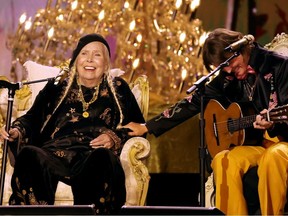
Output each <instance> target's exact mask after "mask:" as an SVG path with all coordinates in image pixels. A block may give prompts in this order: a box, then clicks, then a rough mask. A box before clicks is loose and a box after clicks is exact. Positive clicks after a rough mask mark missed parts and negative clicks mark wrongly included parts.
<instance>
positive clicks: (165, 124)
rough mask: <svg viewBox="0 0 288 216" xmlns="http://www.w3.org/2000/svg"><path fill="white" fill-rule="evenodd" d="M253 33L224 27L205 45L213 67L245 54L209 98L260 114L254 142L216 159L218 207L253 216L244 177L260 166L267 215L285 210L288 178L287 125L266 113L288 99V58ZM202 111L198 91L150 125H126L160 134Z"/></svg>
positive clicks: (208, 91)
mask: <svg viewBox="0 0 288 216" xmlns="http://www.w3.org/2000/svg"><path fill="white" fill-rule="evenodd" d="M248 36H249V35H248ZM249 37H250V38H249ZM249 37H248V38H247V36H244V35H243V34H242V33H240V32H235V31H230V30H227V29H223V28H218V29H215V30H214V31H212V32H211V33H210V34H209V35H208V37H207V39H206V41H205V43H204V46H203V53H202V54H203V55H202V57H203V61H204V65H205V67H206V68H207V70H208V71H212V70H213V68H214V67H217V66H219V65H220V64H221V63H222V62H224V61H226V60H227V59H228V58H229V57H230V56H231V55H232V54H233V53H234V51H239V56H237V57H235V58H233V59H232V60H231V61H230V62H229V65H228V66H226V67H224V68H223V69H222V71H220V73H219V74H218V75H217V76H216V77H215V78H214V79H213V80H212V81H211V82H209V83H208V84H207V85H206V86H205V89H204V94H205V97H204V98H209V99H210V98H213V99H216V100H217V101H218V102H219V103H220V104H222V105H223V106H224V107H228V106H229V105H230V104H231V103H233V102H236V103H239V104H240V103H249V104H250V105H251V107H253V109H254V111H255V112H256V113H257V114H259V115H257V116H256V118H255V121H254V122H253V124H252V126H251V127H253V128H254V132H255V137H256V141H255V142H254V143H251V142H250V143H249V145H247V144H246V143H244V145H240V146H236V147H234V148H232V149H229V150H228V149H227V150H223V151H221V152H219V153H217V154H216V155H215V156H214V158H213V160H212V163H211V167H212V169H213V173H214V180H215V185H216V207H217V208H218V209H220V210H221V211H222V212H223V213H225V214H228V215H233V214H236V215H238V214H239V215H240V214H244V215H247V214H248V209H247V204H246V201H245V198H244V195H243V185H242V177H243V175H244V174H245V173H246V172H247V171H248V170H249V169H250V168H252V167H255V166H258V176H259V185H258V188H259V197H260V206H261V213H262V214H263V215H270V214H271V215H274V214H283V213H284V205H285V203H286V191H287V180H288V172H287V171H288V145H287V142H288V127H287V125H286V124H285V123H278V122H277V123H276V122H275V121H274V122H273V121H268V120H267V118H265V115H264V113H266V112H267V110H271V109H273V108H275V107H278V106H281V105H285V104H287V103H288V59H287V58H285V57H283V56H280V55H278V54H276V53H274V52H272V51H268V50H266V49H264V48H263V47H261V45H260V44H258V43H257V42H254V41H253V40H254V39H253V40H252V39H251V36H249ZM252 37H253V36H252ZM245 38H246V39H245ZM227 48H228V49H227ZM207 103H208V100H207V101H205V104H207ZM199 112H200V95H199V93H198V92H194V93H193V94H192V95H191V96H189V97H187V98H185V99H183V100H181V101H179V102H177V103H176V104H174V105H173V106H172V107H170V108H168V109H167V110H165V111H164V112H163V113H161V114H159V115H158V116H156V117H154V118H152V119H151V120H149V121H147V122H146V124H136V123H129V124H128V125H126V126H125V127H128V128H130V129H131V130H132V132H130V133H129V135H133V136H135V135H142V134H144V133H146V132H149V133H151V134H154V135H155V136H160V135H161V134H163V133H164V132H166V131H168V130H170V129H171V128H173V127H175V126H177V125H178V124H180V123H182V122H184V121H185V120H187V119H188V118H190V117H193V116H194V115H196V114H198V113H199ZM265 131H267V132H268V133H269V135H270V137H275V136H278V137H281V140H282V141H281V142H277V143H273V144H271V143H269V142H267V141H266V140H265V139H264V138H263V134H264V132H265ZM256 132H257V133H256ZM259 133H260V134H261V135H260V136H259V135H258V136H256V134H259ZM268 144H269V145H268Z"/></svg>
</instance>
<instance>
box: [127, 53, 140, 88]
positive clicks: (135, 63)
mask: <svg viewBox="0 0 288 216" xmlns="http://www.w3.org/2000/svg"><path fill="white" fill-rule="evenodd" d="M139 61H140V59H139V58H136V59H135V60H134V61H133V64H132V68H133V70H132V71H131V74H130V77H129V83H130V82H131V81H132V78H133V75H134V73H135V69H136V68H137V67H138V65H139Z"/></svg>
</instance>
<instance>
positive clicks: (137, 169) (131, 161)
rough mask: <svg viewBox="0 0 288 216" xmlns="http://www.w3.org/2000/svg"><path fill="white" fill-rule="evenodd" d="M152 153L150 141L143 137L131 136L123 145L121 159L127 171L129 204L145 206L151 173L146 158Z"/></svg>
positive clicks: (126, 180)
mask: <svg viewBox="0 0 288 216" xmlns="http://www.w3.org/2000/svg"><path fill="white" fill-rule="evenodd" d="M149 155H150V143H149V141H148V140H147V139H145V138H143V137H133V138H130V139H129V140H128V141H127V142H126V143H125V144H124V146H123V149H122V152H121V155H120V161H121V164H122V167H123V169H124V172H125V185H126V203H125V205H127V206H135V205H137V206H144V205H145V202H146V196H147V192H148V186H149V180H150V175H149V172H148V168H147V167H146V165H145V159H146V158H147V157H148V156H149Z"/></svg>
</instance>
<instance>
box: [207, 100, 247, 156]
mask: <svg viewBox="0 0 288 216" xmlns="http://www.w3.org/2000/svg"><path fill="white" fill-rule="evenodd" d="M241 117H242V112H241V108H240V106H239V105H238V104H237V103H232V104H231V105H230V106H229V107H228V108H227V109H225V108H224V107H223V106H222V105H221V104H220V103H219V102H218V101H216V100H213V99H211V100H210V101H209V103H208V104H207V106H206V109H205V112H204V119H205V138H206V144H207V148H208V151H209V153H210V155H211V156H212V158H213V157H214V156H215V155H216V154H217V153H218V152H220V151H223V150H226V149H229V148H230V147H232V146H239V145H242V144H243V143H244V139H245V130H244V129H240V130H237V131H233V130H231V129H230V128H229V124H228V123H229V120H230V119H239V118H241Z"/></svg>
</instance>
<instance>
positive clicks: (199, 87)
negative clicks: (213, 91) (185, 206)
mask: <svg viewBox="0 0 288 216" xmlns="http://www.w3.org/2000/svg"><path fill="white" fill-rule="evenodd" d="M239 55H240V52H239V51H237V52H234V53H233V55H232V56H230V57H229V58H228V59H227V60H225V61H224V62H222V63H221V64H220V65H219V66H218V67H216V68H215V69H214V70H213V71H211V72H210V73H209V74H208V75H206V76H203V77H201V78H200V79H199V80H197V81H196V82H195V83H194V85H193V86H191V87H190V88H189V89H188V90H187V91H186V94H190V93H192V92H193V91H197V92H199V94H200V104H201V105H200V147H199V157H200V206H201V207H205V180H206V178H205V171H206V170H205V162H206V145H205V134H204V128H205V119H204V86H205V83H206V82H207V81H208V80H209V77H211V76H213V75H214V74H215V73H216V72H217V71H219V70H221V69H222V68H224V67H227V66H228V65H229V62H230V60H232V59H233V58H235V57H237V56H239Z"/></svg>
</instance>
